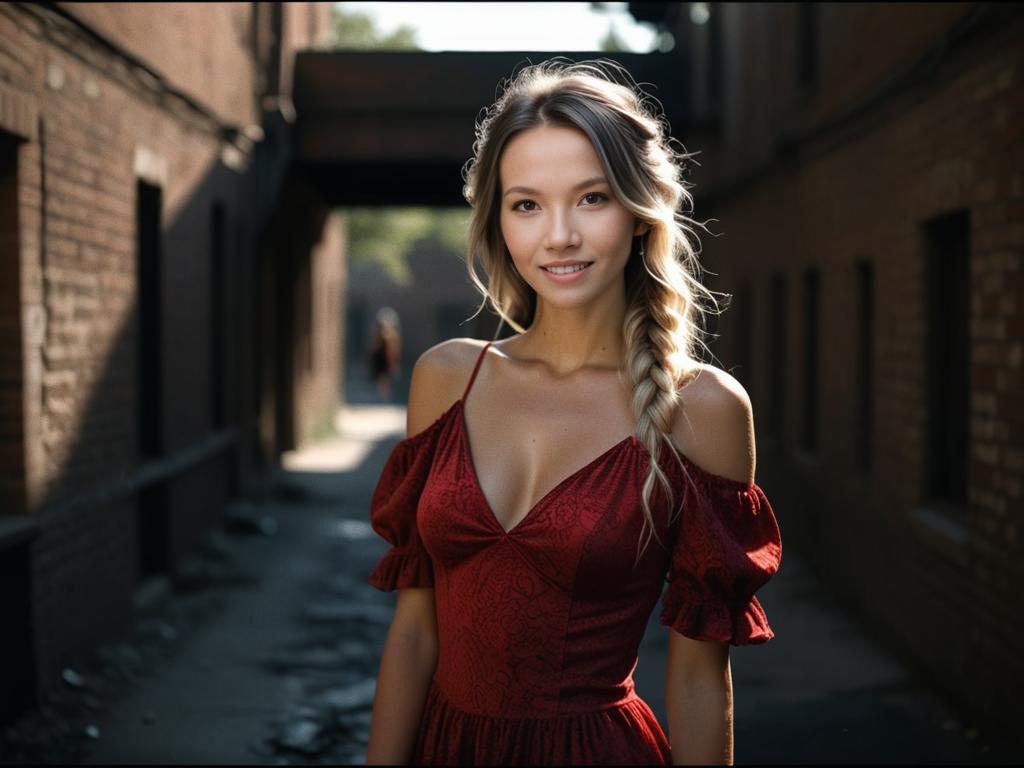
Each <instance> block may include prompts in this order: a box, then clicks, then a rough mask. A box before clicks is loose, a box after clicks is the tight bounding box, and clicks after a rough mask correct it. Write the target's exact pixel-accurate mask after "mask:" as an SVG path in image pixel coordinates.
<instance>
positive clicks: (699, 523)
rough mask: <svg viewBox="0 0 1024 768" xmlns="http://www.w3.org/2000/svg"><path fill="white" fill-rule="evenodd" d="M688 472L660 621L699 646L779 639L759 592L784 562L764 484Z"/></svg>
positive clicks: (697, 470)
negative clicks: (700, 643) (705, 642)
mask: <svg viewBox="0 0 1024 768" xmlns="http://www.w3.org/2000/svg"><path fill="white" fill-rule="evenodd" d="M688 470H689V471H688V474H689V476H690V479H691V480H692V482H690V481H687V482H684V483H683V507H682V513H681V520H680V523H679V529H678V536H677V538H676V540H675V543H674V545H673V548H672V558H671V562H670V565H669V571H668V585H667V587H666V588H665V592H664V595H663V597H662V612H661V616H660V621H661V623H662V624H664V625H666V626H669V627H671V628H672V629H674V630H676V631H677V632H679V633H680V634H682V635H685V636H687V637H690V638H693V639H694V640H716V641H719V642H728V643H730V644H732V645H748V644H758V643H764V642H767V641H768V640H770V639H771V638H772V637H774V633H773V632H772V630H771V627H769V626H768V619H767V617H766V616H765V613H764V610H762V608H761V604H760V603H759V602H758V600H757V598H756V597H755V596H754V592H756V591H757V590H758V589H759V588H760V587H761V586H762V585H763V584H764V583H765V582H767V581H768V580H769V579H770V578H771V577H772V576H773V575H774V574H775V572H776V571H777V570H778V568H779V563H780V561H781V559H782V539H781V537H780V535H779V527H778V524H777V522H776V520H775V514H774V512H773V511H772V507H771V504H770V503H769V502H768V498H767V497H766V496H765V494H764V492H763V491H762V490H761V488H759V487H758V486H757V484H756V483H751V484H750V485H748V484H746V483H743V482H739V481H737V480H733V479H731V478H727V477H722V476H721V475H714V474H711V473H709V472H706V471H704V470H702V469H701V468H700V467H698V466H696V465H694V464H692V463H689V466H688Z"/></svg>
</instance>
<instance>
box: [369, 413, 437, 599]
mask: <svg viewBox="0 0 1024 768" xmlns="http://www.w3.org/2000/svg"><path fill="white" fill-rule="evenodd" d="M436 441H437V429H435V428H428V429H426V430H424V431H423V432H420V433H419V434H417V435H414V436H413V437H411V438H406V439H405V440H402V441H401V442H399V443H398V444H397V445H395V447H394V449H393V450H392V452H391V455H390V456H389V457H388V460H387V462H385V464H384V469H383V470H382V471H381V475H380V479H379V480H378V481H377V486H376V488H375V489H374V491H373V497H372V498H371V500H370V524H371V525H372V526H373V530H374V531H376V532H377V533H378V534H379V535H380V536H381V537H382V538H383V539H384V540H385V541H387V542H388V543H389V544H390V545H391V548H390V549H389V550H388V551H387V553H386V554H385V555H384V557H383V558H381V560H380V562H378V563H377V566H376V567H375V568H374V569H373V571H372V572H371V573H370V577H369V579H368V581H369V583H370V584H371V585H372V586H374V587H376V588H377V589H380V590H382V591H384V592H391V591H393V590H396V589H404V588H407V587H433V586H434V568H433V564H432V563H431V560H430V556H429V555H428V554H427V551H426V549H424V547H423V542H422V541H421V540H420V534H419V529H418V527H417V525H416V508H417V506H418V504H419V500H420V494H421V492H422V491H423V486H424V485H425V484H426V482H427V477H428V476H429V474H430V467H431V464H432V463H433V457H434V449H435V446H436Z"/></svg>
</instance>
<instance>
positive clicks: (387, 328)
mask: <svg viewBox="0 0 1024 768" xmlns="http://www.w3.org/2000/svg"><path fill="white" fill-rule="evenodd" d="M401 354H402V339H401V331H400V324H399V320H398V313H397V312H395V310H393V309H392V308H391V307H382V308H381V309H380V310H379V311H378V312H377V318H376V321H375V322H374V326H373V332H372V334H371V336H370V348H369V352H368V358H369V360H368V362H369V366H370V376H371V378H372V379H373V383H374V386H375V387H376V388H377V396H378V397H379V398H380V399H381V400H382V401H383V402H386V403H389V402H391V384H392V380H393V379H394V378H396V377H397V376H398V375H399V373H400V368H399V360H400V359H401Z"/></svg>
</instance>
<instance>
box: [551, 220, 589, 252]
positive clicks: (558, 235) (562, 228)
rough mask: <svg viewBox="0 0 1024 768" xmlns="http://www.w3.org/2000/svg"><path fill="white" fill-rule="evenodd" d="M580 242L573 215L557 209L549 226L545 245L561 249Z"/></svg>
mask: <svg viewBox="0 0 1024 768" xmlns="http://www.w3.org/2000/svg"><path fill="white" fill-rule="evenodd" d="M579 243H580V236H579V232H578V231H577V230H576V227H575V225H574V223H573V220H572V217H571V216H570V215H569V214H567V213H559V212H557V211H556V212H555V213H554V214H553V215H552V216H551V226H550V227H548V231H547V235H546V237H545V238H544V247H545V248H548V249H550V250H557V251H560V250H564V249H565V248H571V247H573V246H575V245H579Z"/></svg>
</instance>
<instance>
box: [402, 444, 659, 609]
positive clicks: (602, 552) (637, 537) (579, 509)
mask: <svg viewBox="0 0 1024 768" xmlns="http://www.w3.org/2000/svg"><path fill="white" fill-rule="evenodd" d="M450 437H451V438H452V442H451V443H450V445H449V446H448V449H446V450H445V451H442V452H440V453H439V454H438V455H437V457H436V458H435V462H434V465H433V466H432V467H431V471H430V475H429V477H428V479H427V482H426V484H425V486H424V488H423V492H422V493H421V496H420V500H419V505H418V509H417V524H418V527H419V532H420V536H421V539H422V540H423V542H424V545H425V547H426V549H427V551H428V553H429V554H430V556H431V559H432V561H433V563H434V566H435V569H440V570H441V571H443V572H444V575H443V578H449V577H450V578H457V579H459V581H461V582H463V583H466V582H467V581H468V582H472V581H473V580H474V579H483V578H485V577H487V576H489V575H492V572H493V570H494V569H498V570H501V571H503V572H507V573H509V574H510V575H512V576H514V574H515V573H517V572H518V573H520V574H522V576H523V578H527V579H531V578H534V577H539V578H540V579H542V580H543V581H545V582H547V583H548V584H549V585H552V586H556V587H558V588H560V589H563V590H565V591H574V590H575V589H577V587H576V586H574V585H576V584H577V583H580V584H582V585H586V588H588V589H597V590H598V593H599V594H600V593H601V590H608V589H615V588H616V584H626V583H635V581H636V580H637V579H641V580H652V579H653V580H654V582H658V583H660V579H661V578H662V577H663V576H664V572H665V567H666V566H667V560H665V559H663V557H662V555H663V554H664V552H663V551H662V549H661V548H660V547H658V546H653V545H652V546H649V547H648V548H647V549H646V550H645V553H644V556H643V557H642V558H641V559H640V561H639V562H638V561H637V551H638V544H639V543H640V541H641V536H642V534H643V531H642V527H643V522H644V513H643V508H642V500H641V495H640V493H641V488H640V486H639V485H638V478H642V474H640V473H642V472H643V471H644V467H645V463H646V462H645V460H644V459H645V456H644V453H643V451H642V449H641V448H639V447H638V446H637V445H635V444H634V443H633V442H632V441H626V442H623V443H621V444H620V445H619V446H616V447H614V448H613V449H612V450H610V451H606V452H605V454H604V455H603V456H602V457H598V460H597V461H596V462H592V463H591V464H590V465H589V466H587V467H585V468H584V469H583V471H581V472H576V473H574V474H573V475H571V476H570V477H568V478H566V479H565V480H564V481H563V482H561V483H559V484H558V486H557V487H556V488H555V489H553V491H552V492H551V493H549V494H547V495H545V496H544V497H543V498H542V499H540V500H539V501H538V502H537V504H535V505H534V506H533V507H532V508H531V509H530V510H529V511H528V512H527V514H526V515H525V516H524V517H523V518H522V519H521V520H520V521H519V522H518V523H517V524H516V525H514V526H513V527H512V528H511V529H506V528H505V527H504V526H503V525H501V522H500V519H499V518H498V517H497V516H495V514H494V513H493V511H492V510H491V508H490V505H489V504H488V502H487V499H486V498H485V497H484V496H483V493H482V492H481V489H480V486H479V483H478V482H477V479H476V477H475V473H474V472H473V468H472V466H471V464H470V462H469V460H468V456H466V454H465V445H464V444H462V445H460V444H459V439H458V438H459V435H458V430H454V431H453V433H452V434H451V436H450ZM656 527H657V529H658V533H659V536H660V538H661V540H662V541H665V540H666V537H667V535H668V532H667V530H665V528H664V526H663V525H661V524H660V523H658V524H656ZM606 594H607V593H606Z"/></svg>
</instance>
